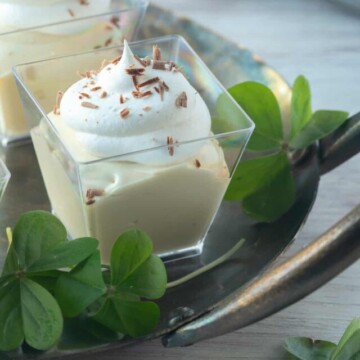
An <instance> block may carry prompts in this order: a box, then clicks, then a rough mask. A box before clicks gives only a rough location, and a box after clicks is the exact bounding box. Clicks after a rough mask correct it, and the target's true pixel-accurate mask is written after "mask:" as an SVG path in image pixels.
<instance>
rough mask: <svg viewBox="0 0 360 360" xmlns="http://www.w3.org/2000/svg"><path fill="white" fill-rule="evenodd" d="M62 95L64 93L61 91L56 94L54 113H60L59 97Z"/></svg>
mask: <svg viewBox="0 0 360 360" xmlns="http://www.w3.org/2000/svg"><path fill="white" fill-rule="evenodd" d="M63 95H64V93H63V92H62V91H58V92H57V94H56V99H55V106H54V114H55V115H60V103H61V99H62V97H63Z"/></svg>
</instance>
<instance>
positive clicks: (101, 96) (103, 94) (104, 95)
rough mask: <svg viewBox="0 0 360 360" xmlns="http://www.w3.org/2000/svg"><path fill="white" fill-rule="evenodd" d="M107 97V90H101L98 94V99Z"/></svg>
mask: <svg viewBox="0 0 360 360" xmlns="http://www.w3.org/2000/svg"><path fill="white" fill-rule="evenodd" d="M106 97H107V92H106V91H103V92H102V93H101V95H100V99H103V98H106Z"/></svg>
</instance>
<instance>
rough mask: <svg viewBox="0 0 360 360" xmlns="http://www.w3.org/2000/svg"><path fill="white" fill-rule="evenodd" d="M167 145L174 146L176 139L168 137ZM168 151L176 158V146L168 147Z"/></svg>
mask: <svg viewBox="0 0 360 360" xmlns="http://www.w3.org/2000/svg"><path fill="white" fill-rule="evenodd" d="M166 143H167V145H173V144H174V139H173V138H172V137H171V136H168V137H167V139H166ZM168 151H169V155H170V156H174V146H168Z"/></svg>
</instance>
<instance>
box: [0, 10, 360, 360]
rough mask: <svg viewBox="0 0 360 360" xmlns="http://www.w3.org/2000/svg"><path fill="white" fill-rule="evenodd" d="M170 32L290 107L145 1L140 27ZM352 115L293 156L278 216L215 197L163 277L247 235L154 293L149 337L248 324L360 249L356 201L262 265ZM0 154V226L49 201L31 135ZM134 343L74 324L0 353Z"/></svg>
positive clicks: (330, 161)
mask: <svg viewBox="0 0 360 360" xmlns="http://www.w3.org/2000/svg"><path fill="white" fill-rule="evenodd" d="M168 34H180V35H182V36H184V37H185V38H186V39H187V40H188V41H189V42H190V44H191V45H192V46H193V47H194V49H195V51H196V52H197V53H198V54H199V55H200V56H201V57H202V59H203V60H204V61H205V63H206V64H207V65H208V66H209V67H210V69H211V70H212V71H213V72H214V73H215V75H216V76H217V77H218V78H219V80H220V81H221V82H222V83H223V84H224V85H225V86H226V87H230V86H231V85H234V84H236V83H238V82H241V81H245V80H256V81H259V82H262V83H264V84H266V85H268V86H269V87H271V89H272V90H273V91H274V93H275V94H276V95H277V97H278V99H279V101H280V103H281V104H282V111H283V112H287V111H288V109H287V104H288V99H289V95H290V92H291V90H290V88H289V86H288V85H287V83H286V81H285V80H284V79H283V78H282V77H281V76H280V75H279V74H278V73H277V72H276V71H275V70H274V69H272V68H270V67H269V66H268V65H266V64H265V63H264V62H263V61H262V60H260V59H259V57H258V56H255V55H254V54H253V53H251V52H250V51H249V50H247V49H245V48H241V47H239V46H237V45H236V44H234V43H231V42H229V41H227V40H226V39H223V38H222V37H220V36H219V35H217V34H215V33H213V32H212V31H210V30H208V29H205V28H203V27H202V26H200V25H198V24H196V23H194V22H192V21H190V20H188V19H184V18H179V17H177V16H176V15H175V14H172V13H170V12H168V11H166V10H163V9H162V8H159V7H156V6H151V7H150V8H149V11H148V13H147V15H146V17H145V23H144V26H143V29H142V31H141V35H140V37H142V38H149V37H154V36H161V35H168ZM359 121H360V117H359V115H355V116H354V117H353V118H352V119H349V121H347V122H346V123H345V125H344V126H342V128H341V129H339V130H338V131H337V132H336V133H334V134H331V135H330V136H328V137H327V138H326V139H325V140H323V141H321V142H320V143H319V144H317V145H316V146H315V145H314V146H312V147H311V148H309V149H308V150H307V151H306V152H305V153H304V154H303V156H302V157H301V159H300V160H299V161H297V162H296V164H294V174H295V178H296V184H297V190H298V191H297V194H298V195H297V200H296V202H295V204H294V205H293V207H292V208H291V209H290V211H289V212H288V213H287V214H285V215H284V216H283V217H282V218H281V219H280V220H278V221H276V222H274V223H271V224H264V223H261V224H260V223H256V222H254V221H253V220H251V219H249V218H247V217H246V216H245V215H244V214H243V213H242V212H241V207H240V205H239V204H238V203H230V202H223V204H222V206H221V209H220V212H219V214H218V215H217V217H216V219H215V222H214V224H213V226H212V228H211V231H210V233H209V235H208V238H207V239H206V242H205V246H204V252H203V254H202V256H201V257H196V258H190V259H185V260H179V261H177V262H171V263H167V270H168V274H169V280H172V279H176V278H179V277H181V276H182V275H184V274H186V273H188V272H190V271H192V270H194V269H196V268H199V267H200V266H202V265H203V264H206V263H208V262H210V261H212V260H213V259H215V258H216V257H217V256H218V255H219V254H222V253H224V252H226V251H227V250H228V249H230V248H231V247H232V246H233V245H234V244H235V243H236V242H237V241H238V240H239V239H240V238H242V237H244V238H246V239H247V241H246V244H245V245H244V247H243V248H242V249H241V251H239V252H238V254H236V255H234V256H233V257H232V258H231V259H230V260H229V261H227V262H226V263H225V264H223V265H222V266H219V267H217V268H215V269H213V270H211V271H210V272H208V273H206V274H204V275H202V276H199V277H198V278H195V279H193V280H191V281H190V282H188V283H186V284H183V285H181V286H178V287H175V288H172V289H169V290H168V292H167V293H166V295H165V296H164V298H163V299H161V301H160V302H159V304H160V307H161V312H162V319H161V322H160V324H159V326H158V328H157V329H156V331H155V332H154V333H153V334H151V335H150V336H148V337H147V339H151V338H156V337H163V342H164V345H165V346H182V345H188V344H191V343H194V342H197V341H200V340H202V339H206V338H211V337H214V336H218V335H221V334H224V333H226V332H229V331H233V330H235V329H237V328H240V327H242V326H246V325H248V324H250V323H252V322H255V321H257V320H259V319H261V318H263V317H265V316H268V315H270V314H272V313H274V312H276V311H278V310H279V309H281V308H283V307H285V306H287V305H289V304H291V303H293V302H294V301H296V300H298V299H300V298H302V297H303V296H305V295H307V294H308V293H309V292H311V291H313V290H315V289H316V288H317V287H319V286H320V285H321V284H323V283H325V282H326V281H328V280H329V279H330V278H332V277H333V276H335V275H336V274H337V273H339V272H340V271H341V270H343V269H344V268H345V267H347V266H349V265H350V264H351V263H352V262H354V261H355V260H356V259H358V258H359V257H360V241H358V240H359V239H358V237H359V234H360V207H358V208H356V209H354V210H353V212H352V213H350V214H349V215H348V216H347V217H346V218H344V219H343V220H342V221H341V222H339V223H338V224H337V225H336V226H335V227H334V228H333V229H332V230H330V231H329V232H328V233H326V234H324V235H323V236H322V237H320V238H319V239H318V240H316V241H315V242H314V243H313V244H311V245H310V246H309V247H308V248H306V249H304V250H302V251H301V252H300V253H298V254H296V255H295V256H294V257H292V258H290V259H289V260H288V261H287V262H286V263H285V264H282V265H280V266H277V267H276V268H274V269H272V270H270V271H268V272H266V269H268V268H269V266H270V264H272V262H273V261H274V260H275V259H276V258H277V257H278V256H279V255H280V254H281V253H282V252H283V251H284V250H285V249H286V248H287V247H288V246H289V244H291V242H292V241H293V239H294V237H295V235H296V233H297V232H298V231H299V229H300V227H301V226H302V224H303V223H304V222H305V220H306V217H307V215H308V213H309V211H310V210H311V207H312V204H313V202H314V199H315V197H316V193H317V188H318V184H319V179H320V176H321V175H322V174H324V173H326V172H328V171H330V170H332V169H333V168H334V167H336V166H337V165H339V164H341V163H342V162H344V161H346V160H347V159H348V158H350V157H351V156H352V155H354V154H356V153H357V152H359V151H360V127H359V126H356V124H358V123H359ZM0 156H1V157H2V158H4V160H5V161H6V164H7V165H8V167H9V169H10V171H11V174H12V178H11V182H10V184H9V186H8V189H7V192H6V194H5V196H4V198H3V201H2V203H1V206H0V229H1V234H4V229H5V227H6V226H13V225H14V223H15V221H16V219H17V218H18V216H19V215H20V214H21V213H22V212H24V211H28V210H34V209H45V210H49V209H50V205H49V202H48V199H47V196H46V191H45V188H44V184H43V181H42V178H41V174H40V170H39V167H38V164H37V160H36V157H35V154H34V151H33V147H32V144H31V143H28V144H23V145H21V146H16V147H8V148H6V149H2V150H0ZM219 240H220V241H219ZM5 249H6V240H5V238H1V239H0V264H1V262H2V261H3V257H4V252H5ZM339 254H342V256H339ZM142 340H143V339H142ZM133 343H136V341H134V340H123V341H121V342H118V343H111V344H104V343H101V342H100V341H96V340H95V339H94V338H91V337H88V338H86V337H84V336H83V333H82V332H81V330H79V332H76V331H73V332H72V335H71V336H67V337H64V338H63V339H62V340H61V342H60V343H59V345H58V348H57V349H54V350H52V351H50V352H47V353H44V354H43V353H32V352H30V351H29V350H28V349H26V348H24V349H21V351H20V352H16V353H13V354H8V355H5V354H0V358H2V357H1V356H4V357H5V356H11V358H19V359H20V358H23V359H26V358H31V357H33V356H36V357H41V358H48V357H61V358H62V357H66V358H72V357H73V356H74V354H76V353H77V354H78V353H83V354H84V356H86V358H91V355H90V353H93V352H98V351H103V350H105V349H107V350H108V349H110V348H112V349H116V348H121V347H123V346H126V345H129V344H133ZM94 358H95V357H94Z"/></svg>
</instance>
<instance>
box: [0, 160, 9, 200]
mask: <svg viewBox="0 0 360 360" xmlns="http://www.w3.org/2000/svg"><path fill="white" fill-rule="evenodd" d="M9 180H10V172H9V170H8V168H7V167H6V165H5V164H4V162H3V161H2V160H1V159H0V201H1V199H2V196H3V195H4V192H5V189H6V186H7V184H8V182H9Z"/></svg>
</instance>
